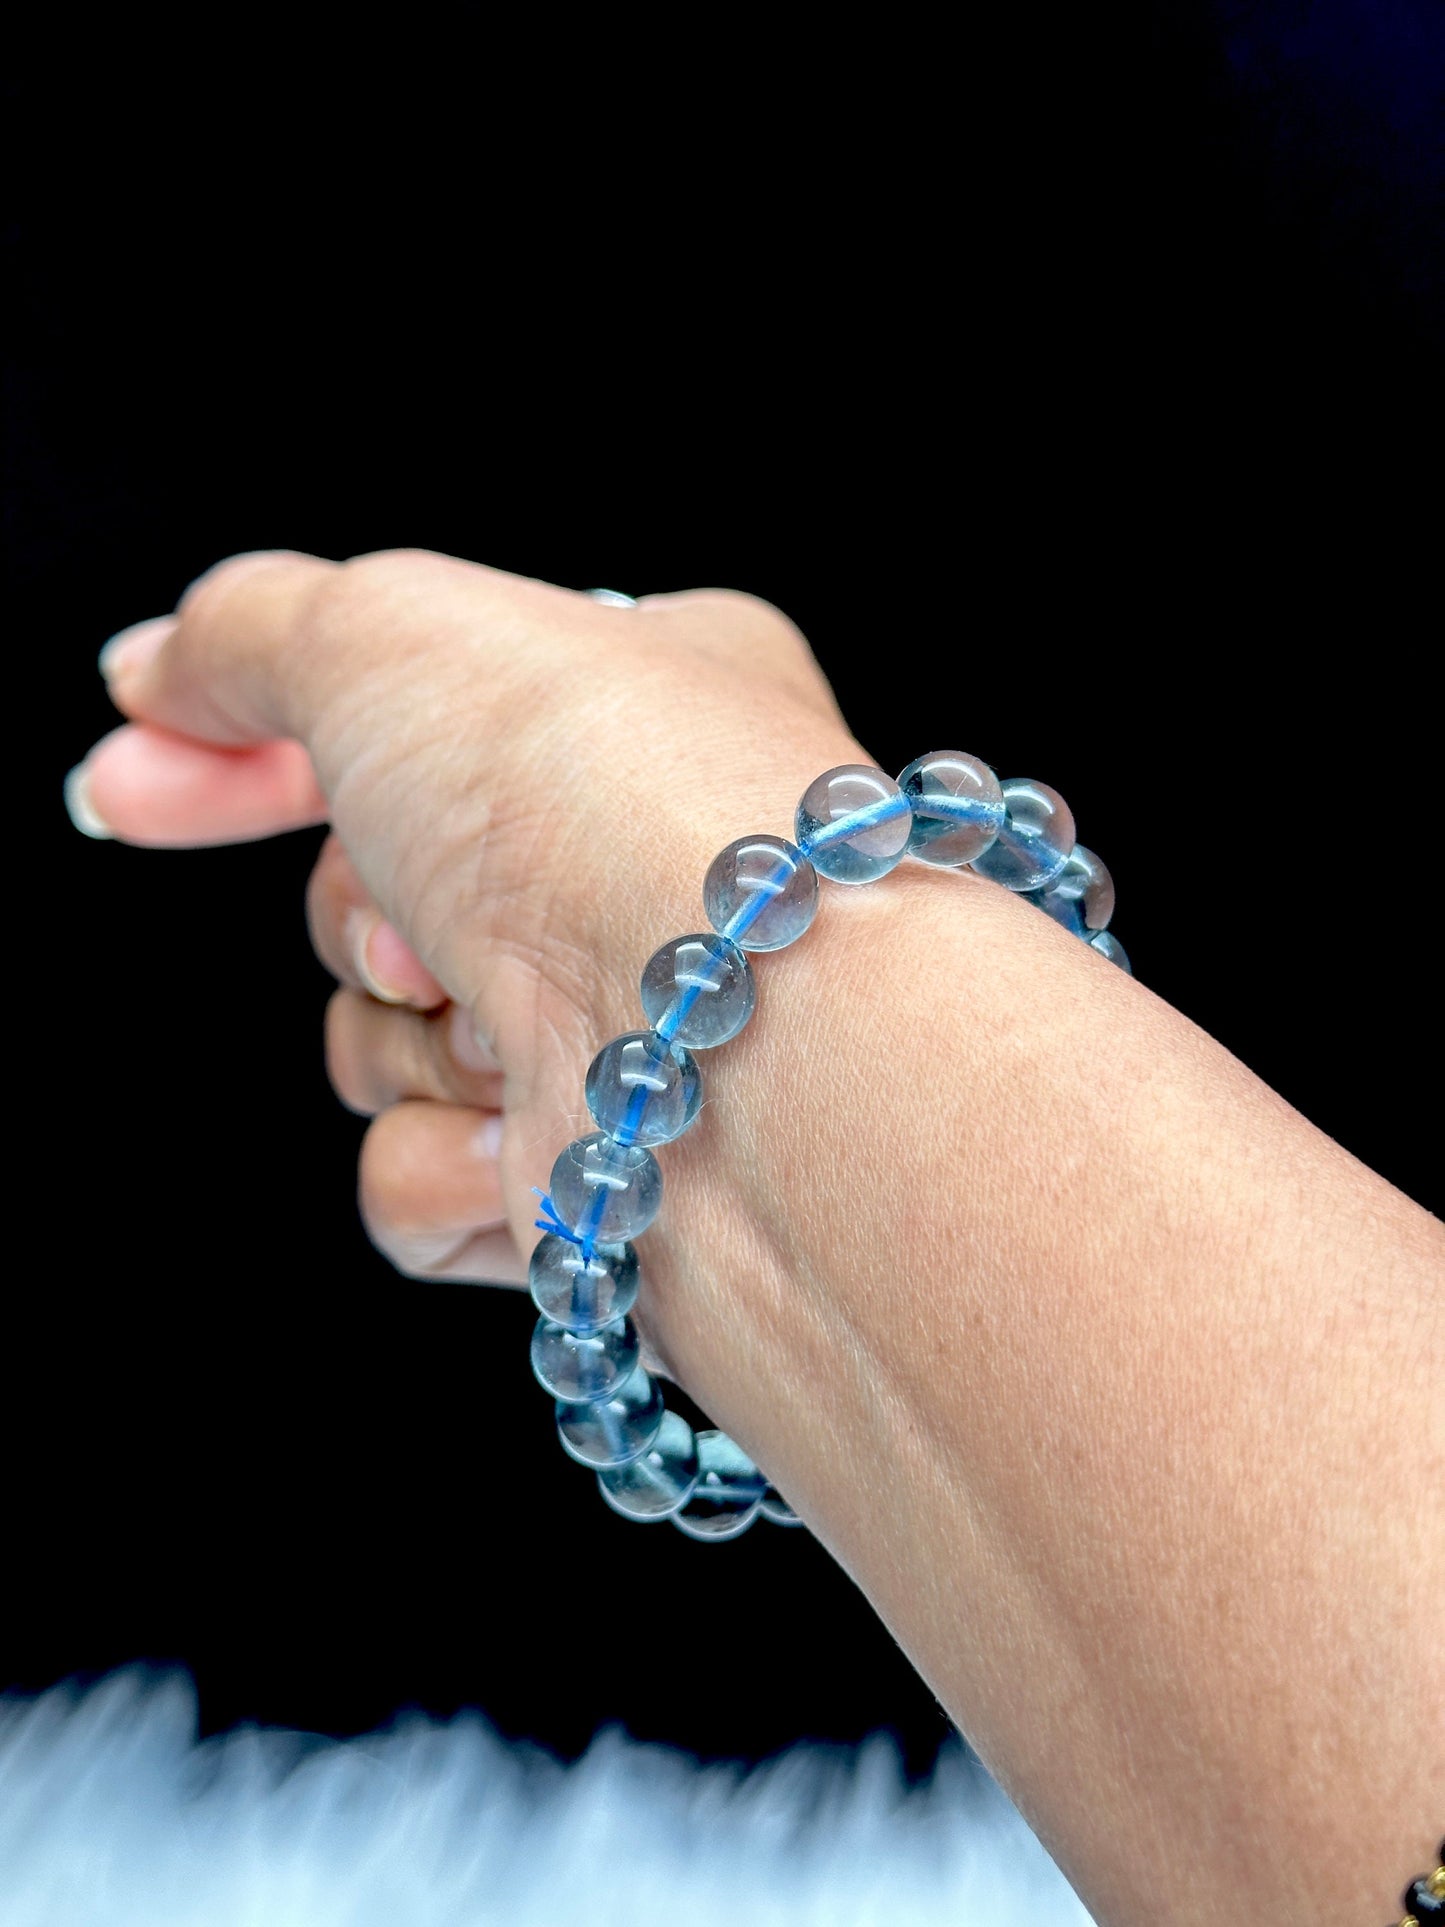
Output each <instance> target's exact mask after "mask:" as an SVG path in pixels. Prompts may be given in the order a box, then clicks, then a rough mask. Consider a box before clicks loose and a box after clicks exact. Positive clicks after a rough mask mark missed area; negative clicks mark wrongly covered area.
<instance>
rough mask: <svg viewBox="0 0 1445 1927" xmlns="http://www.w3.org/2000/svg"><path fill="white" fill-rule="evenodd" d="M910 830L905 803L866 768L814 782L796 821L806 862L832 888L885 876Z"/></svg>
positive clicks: (877, 772)
mask: <svg viewBox="0 0 1445 1927" xmlns="http://www.w3.org/2000/svg"><path fill="white" fill-rule="evenodd" d="M850 824H851V825H852V826H853V827H852V828H850V827H849V825H850ZM912 827H913V812H912V810H910V808H909V807H908V798H907V797H906V796H905V795H904V794H903V792H902V790H901V789H900V788H899V787H898V785H897V784H896V783H895V782H894V780H893V778H892V777H891V776H885V775H884V774H883V771H882V770H881V769H872V768H870V767H869V765H868V764H867V763H841V764H840V765H839V766H838V768H837V769H830V770H827V771H825V773H824V774H823V775H822V776H819V777H816V778H815V779H814V781H813V782H811V783H810V784H809V785H808V787H807V789H805V790H804V792H803V800H802V801H801V802H800V803H799V805H798V813H797V816H796V818H795V834H796V835H797V839H798V843H799V845H800V847H801V848H803V849H805V850H806V851H807V853H808V860H809V862H810V863H811V864H812V865H813V867H814V869H815V870H817V871H818V872H819V874H820V875H822V876H825V877H831V878H832V879H833V881H834V882H835V883H872V882H874V881H875V879H877V878H878V877H883V876H887V874H888V872H889V871H890V870H891V869H892V868H893V866H894V865H895V864H897V863H901V862H902V861H903V853H904V851H905V850H906V849H907V848H908V837H909V832H910V830H911V829H912Z"/></svg>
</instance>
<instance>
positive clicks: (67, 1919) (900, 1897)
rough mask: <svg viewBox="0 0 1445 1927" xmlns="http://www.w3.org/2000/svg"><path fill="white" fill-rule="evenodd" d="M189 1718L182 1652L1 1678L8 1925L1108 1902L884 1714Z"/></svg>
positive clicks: (337, 1922) (201, 1925)
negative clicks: (650, 1739)
mask: <svg viewBox="0 0 1445 1927" xmlns="http://www.w3.org/2000/svg"><path fill="white" fill-rule="evenodd" d="M195 1730H196V1706H195V1695H194V1692H193V1690H192V1687H191V1685H190V1682H189V1680H188V1679H187V1678H186V1677H185V1675H184V1674H177V1673H170V1674H166V1675H161V1676H157V1675H154V1674H151V1673H149V1672H147V1671H145V1670H143V1669H140V1668H135V1669H131V1670H129V1671H126V1672H123V1673H117V1674H114V1675H112V1676H111V1677H110V1678H109V1679H107V1680H105V1681H103V1682H102V1683H101V1684H99V1685H98V1686H94V1687H91V1688H90V1689H88V1690H82V1689H80V1688H77V1687H69V1686H66V1687H57V1688H55V1689H53V1690H52V1691H50V1692H48V1693H45V1694H43V1695H41V1696H40V1697H39V1698H38V1699H18V1698H16V1699H8V1700H6V1699H0V1922H3V1923H4V1927H494V1924H495V1927H652V1923H661V1924H662V1927H754V1923H756V1927H812V1924H813V1923H816V1924H817V1927H942V1924H943V1923H945V1922H946V1923H948V1927H1041V1923H1044V1922H1047V1923H1048V1924H1049V1927H1088V1916H1087V1914H1086V1913H1085V1912H1084V1909H1083V1907H1082V1906H1081V1904H1080V1903H1079V1901H1078V1900H1077V1899H1076V1898H1075V1897H1074V1896H1073V1895H1072V1893H1071V1892H1070V1890H1069V1888H1068V1887H1067V1886H1066V1885H1065V1883H1064V1881H1063V1879H1062V1877H1061V1876H1060V1875H1059V1873H1058V1872H1057V1870H1056V1869H1055V1868H1054V1866H1053V1865H1052V1863H1051V1862H1050V1861H1049V1859H1048V1858H1047V1856H1046V1855H1045V1853H1044V1851H1043V1849H1042V1847H1041V1846H1040V1845H1039V1843H1038V1842H1037V1841H1036V1840H1035V1839H1034V1837H1033V1835H1032V1834H1031V1833H1030V1832H1029V1831H1028V1829H1027V1828H1026V1827H1025V1825H1024V1823H1023V1821H1022V1820H1021V1819H1020V1818H1019V1816H1018V1814H1017V1813H1016V1812H1015V1811H1014V1809H1013V1808H1012V1807H1011V1806H1010V1805H1009V1804H1008V1802H1007V1801H1006V1800H1005V1799H1004V1797H1003V1795H1002V1794H1001V1793H1000V1792H999V1791H998V1789H997V1787H995V1786H994V1784H993V1782H992V1781H991V1780H989V1779H988V1778H987V1776H986V1775H985V1774H984V1773H983V1772H982V1770H981V1769H980V1768H978V1767H977V1766H975V1765H974V1764H973V1763H972V1761H971V1760H970V1759H969V1758H968V1756H967V1755H966V1754H965V1753H964V1752H963V1750H962V1749H961V1748H959V1747H956V1746H955V1747H950V1748H948V1749H946V1750H945V1752H944V1754H943V1756H942V1758H941V1761H940V1764H939V1768H938V1771H937V1773H936V1774H935V1775H934V1777H933V1779H932V1780H931V1781H930V1783H929V1784H928V1785H927V1786H925V1787H921V1788H917V1789H914V1790H912V1791H910V1790H908V1789H907V1788H905V1786H904V1785H903V1782H902V1779H901V1777H900V1772H899V1764H898V1757H897V1754H896V1752H895V1750H894V1747H893V1745H892V1742H891V1741H889V1740H888V1739H886V1738H884V1737H882V1736H876V1737H874V1738H873V1739H871V1740H869V1741H868V1742H867V1743H866V1744H865V1745H864V1746H862V1747H861V1748H859V1749H856V1750H855V1749H843V1748H828V1747H822V1746H798V1747H795V1748H793V1749H792V1750H791V1751H789V1752H786V1753H784V1754H782V1755H780V1756H779V1757H778V1758H777V1759H775V1760H773V1761H771V1762H769V1763H768V1764H767V1765H765V1766H763V1767H760V1768H757V1769H755V1770H753V1771H750V1772H743V1771H741V1770H739V1769H737V1768H731V1767H717V1766H698V1765H697V1764H696V1763H695V1762H694V1761H693V1760H691V1759H690V1758H689V1757H688V1756H687V1755H685V1754H682V1753H679V1752H676V1751H674V1750H671V1749H669V1748H665V1747H661V1746H651V1745H642V1744H640V1743H638V1742H636V1741H634V1740H630V1739H628V1738H627V1737H626V1736H625V1735H624V1734H622V1733H621V1732H619V1731H616V1730H610V1731H607V1732H604V1733H602V1734H600V1735H599V1736H598V1737H597V1738H596V1740H594V1742H593V1744H592V1746H591V1748H590V1750H589V1751H588V1753H587V1754H586V1756H585V1758H583V1759H582V1760H580V1761H579V1762H578V1763H577V1764H576V1765H575V1766H570V1767H568V1766H562V1765H560V1764H559V1763H558V1762H557V1761H555V1760H554V1759H552V1758H551V1757H550V1756H549V1755H547V1754H545V1753H543V1752H541V1751H539V1750H537V1749H535V1748H531V1747H521V1746H516V1745H513V1744H510V1743H509V1742H507V1741H506V1740H504V1739H502V1738H501V1737H500V1736H499V1735H498V1734H497V1733H495V1732H494V1731H493V1730H492V1728H491V1727H490V1726H488V1725H487V1723H486V1722H485V1721H484V1720H483V1719H481V1718H480V1717H479V1716H477V1715H474V1714H469V1715H463V1716H462V1717H460V1718H458V1719H455V1720H452V1721H450V1722H447V1723H439V1722H433V1721H428V1720H426V1719H423V1718H421V1717H419V1716H415V1717H408V1718H405V1719H403V1720H401V1721H399V1722H398V1724H397V1725H396V1726H395V1727H393V1728H392V1729H391V1730H389V1731H386V1732H381V1733H377V1734H373V1735H369V1736H368V1737H366V1738H364V1739H358V1740H349V1741H344V1742H333V1741H327V1740H317V1739H315V1738H314V1737H312V1736H310V1735H306V1734H299V1733H287V1732H275V1731H266V1730H257V1729H254V1728H242V1729H240V1730H238V1731H236V1732H234V1733H230V1734H227V1735H224V1736H223V1737H221V1738H218V1739H213V1740H209V1741H207V1742H205V1743H204V1744H202V1745H197V1744H196V1743H195Z"/></svg>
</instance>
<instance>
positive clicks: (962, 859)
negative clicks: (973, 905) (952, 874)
mask: <svg viewBox="0 0 1445 1927" xmlns="http://www.w3.org/2000/svg"><path fill="white" fill-rule="evenodd" d="M898 787H899V788H900V789H901V790H902V791H903V794H904V795H905V796H906V797H907V798H908V800H909V802H910V803H911V804H912V805H913V827H912V829H911V830H910V831H909V834H908V851H909V854H910V856H916V857H918V858H919V859H920V860H921V861H922V862H924V863H932V864H936V865H938V866H939V867H940V868H943V869H954V868H956V867H957V866H958V865H959V864H960V863H972V862H973V861H974V859H975V858H976V857H980V856H982V855H983V853H984V851H985V850H986V849H987V848H988V846H989V844H990V843H992V842H993V840H994V838H995V837H996V836H997V835H998V833H999V831H1000V830H1001V829H1002V828H1003V822H1004V801H1003V791H1002V790H1001V789H1000V788H999V782H998V778H997V777H996V776H995V775H994V773H993V771H992V770H991V769H990V768H989V766H988V764H987V763H981V762H980V761H979V759H978V758H977V757H976V756H969V755H967V754H966V753H965V752H964V751H963V750H961V749H935V750H930V752H929V753H928V755H927V756H920V757H919V758H918V760H917V761H916V762H913V763H910V764H909V765H908V767H907V769H906V770H904V771H903V773H902V774H901V775H900V776H899V778H898Z"/></svg>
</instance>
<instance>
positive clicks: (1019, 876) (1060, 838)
mask: <svg viewBox="0 0 1445 1927" xmlns="http://www.w3.org/2000/svg"><path fill="white" fill-rule="evenodd" d="M1002 788H1003V800H1004V805H1005V808H1006V810H1007V815H1006V816H1005V818H1004V825H1003V828H1002V829H1001V830H1000V831H999V833H998V835H997V837H995V839H994V841H993V842H992V843H990V845H989V846H988V848H987V849H986V850H985V851H984V853H983V855H982V856H980V857H975V859H974V864H973V867H974V869H975V870H977V871H978V873H979V875H980V876H984V877H988V878H989V879H990V880H991V881H992V882H994V883H1002V884H1003V885H1004V886H1005V888H1007V889H1009V890H1042V889H1043V888H1044V887H1045V885H1046V884H1050V883H1052V882H1053V880H1054V878H1055V877H1056V876H1057V875H1058V874H1059V872H1060V870H1062V869H1063V867H1064V865H1065V864H1066V863H1067V862H1068V860H1069V852H1070V851H1071V850H1072V849H1073V847H1074V817H1073V812H1072V811H1071V810H1070V808H1069V806H1068V804H1067V803H1066V802H1065V801H1064V799H1063V797H1062V796H1060V795H1059V792H1058V791H1057V790H1051V789H1050V788H1049V786H1048V784H1047V783H1036V782H1035V781H1034V780H1033V778H1032V777H1028V776H1011V777H1010V778H1009V780H1008V781H1007V782H1006V783H1005V784H1003V785H1002Z"/></svg>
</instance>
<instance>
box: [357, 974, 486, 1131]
mask: <svg viewBox="0 0 1445 1927" xmlns="http://www.w3.org/2000/svg"><path fill="white" fill-rule="evenodd" d="M459 1034H460V1037H461V1038H462V1040H463V1049H465V1048H466V1041H467V1040H470V1038H471V1026H470V1023H469V1020H468V1018H467V1013H466V1011H465V1010H463V1008H462V1007H461V1005H460V1004H448V1005H447V1006H446V1007H445V1009H443V1010H441V1011H439V1012H436V1013H434V1014H432V1015H427V1016H424V1015H423V1014H422V1013H421V1012H420V1011H415V1010H393V1009H388V1008H387V1007H386V1006H385V1005H384V1004H379V1003H377V1002H376V1001H375V999H374V998H371V997H366V996H363V995H362V993H361V992H360V991H357V990H338V991H337V993H336V995H335V996H334V997H333V998H332V999H331V1002H330V1003H329V1004H328V1005H327V1007H326V1074H327V1076H328V1077H329V1078H330V1079H331V1087H332V1089H333V1090H334V1091H335V1092H336V1095H337V1096H338V1097H339V1098H340V1099H341V1101H342V1103H343V1104H344V1105H345V1106H346V1107H347V1109H348V1110H351V1111H358V1112H359V1113H360V1114H361V1115H362V1116H363V1117H374V1116H375V1115H376V1113H377V1112H378V1111H384V1110H386V1108H387V1107H388V1105H391V1104H397V1103H400V1102H401V1101H402V1100H403V1099H408V1098H423V1097H425V1098H431V1099H433V1100H435V1101H436V1102H439V1103H443V1104H468V1105H472V1106H475V1107H478V1108H480V1109H483V1110H494V1109H497V1108H498V1107H499V1106H500V1104H501V1101H502V1077H501V1073H500V1071H498V1070H497V1069H496V1068H495V1064H494V1062H493V1063H492V1064H491V1065H488V1064H486V1063H484V1062H482V1061H481V1060H480V1058H478V1057H475V1056H474V1057H472V1058H471V1059H470V1061H468V1062H463V1061H462V1057H461V1054H460V1052H459V1050H458V1037H459ZM472 1048H473V1049H475V1045H473V1046H472Z"/></svg>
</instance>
